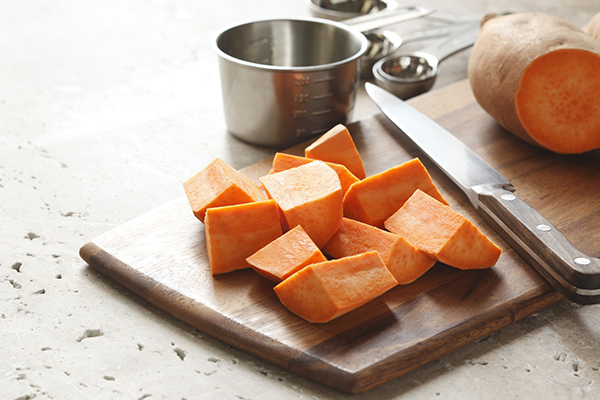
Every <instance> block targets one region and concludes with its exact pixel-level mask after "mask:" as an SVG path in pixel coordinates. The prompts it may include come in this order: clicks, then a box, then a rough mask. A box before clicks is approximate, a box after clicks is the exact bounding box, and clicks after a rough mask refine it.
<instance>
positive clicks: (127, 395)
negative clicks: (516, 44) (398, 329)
mask: <svg viewBox="0 0 600 400" xmlns="http://www.w3.org/2000/svg"><path fill="white" fill-rule="evenodd" d="M407 4H408V3H407ZM411 4H412V3H411ZM422 4H425V5H428V6H432V7H434V8H436V9H437V10H439V11H440V12H444V13H451V14H454V15H457V16H461V17H462V16H474V17H478V16H480V15H483V14H485V13H488V12H502V11H506V10H511V11H515V12H520V11H539V12H547V13H550V14H554V15H558V16H561V17H563V18H565V19H566V20H568V21H570V22H572V23H574V24H576V25H578V26H583V25H584V24H585V23H586V22H587V21H588V20H589V19H590V18H591V17H592V16H593V15H594V14H596V13H597V12H599V11H600V3H598V1H597V0H568V1H567V0H520V1H516V0H506V1H502V2H490V1H476V0H457V1H452V0H450V1H425V2H422ZM0 10H1V11H0V238H1V240H0V398H2V399H7V400H25V399H176V400H182V399H187V400H193V399H245V400H249V399H254V400H258V399H288V398H289V399H343V398H356V399H385V400H391V399H492V398H514V399H579V398H586V399H593V398H596V399H597V398H600V388H599V385H600V346H599V345H598V341H600V309H599V308H598V306H585V307H582V306H578V305H576V304H573V303H571V302H569V301H566V300H563V301H560V302H559V303H557V304H555V305H553V306H551V307H548V308H546V309H544V310H542V311H540V312H538V313H536V314H534V315H531V316H529V317H527V318H525V319H523V320H521V321H518V322H516V323H513V324H511V325H509V326H507V327H505V328H503V329H501V330H500V331H497V332H495V333H493V334H492V335H490V336H488V337H487V338H485V340H480V341H478V342H475V343H472V344H470V345H467V346H465V347H463V348H461V349H460V350H458V351H455V352H453V353H451V354H449V355H447V356H444V357H442V358H440V359H438V360H436V361H434V362H431V363H429V364H427V365H425V366H423V367H421V368H418V369H416V370H414V371H413V372H410V373H408V374H406V375H404V376H401V377H399V378H397V379H395V380H392V381H390V382H388V383H385V384H383V385H381V386H379V387H377V388H375V389H373V390H371V391H369V392H366V393H364V394H361V395H354V396H352V395H347V394H344V393H341V392H338V391H336V390H334V389H331V388H328V387H325V386H322V385H320V384H317V383H314V382H312V381H310V380H307V379H304V378H302V377H300V376H298V375H296V374H294V373H291V372H288V371H286V370H283V369H280V368H278V367H276V366H274V365H272V364H269V363H267V362H264V361H262V360H260V359H258V358H255V357H253V356H250V355H248V354H246V353H244V352H242V351H239V350H237V349H234V348H232V347H230V346H228V345H225V344H223V343H222V342H220V341H219V340H218V338H213V337H210V336H208V335H206V334H204V333H202V332H200V331H198V330H196V329H193V328H191V327H189V326H187V325H186V324H184V323H182V322H180V321H178V320H177V319H175V318H173V317H171V316H170V315H168V314H166V313H164V312H162V311H161V310H159V309H157V308H155V307H154V306H151V305H149V304H148V303H146V302H145V301H144V300H141V299H139V298H138V297H136V296H135V295H133V294H132V293H131V292H129V291H127V290H125V289H124V288H122V287H120V286H119V285H117V284H115V283H114V282H112V281H110V280H108V279H106V278H104V277H103V276H101V275H99V274H98V273H97V272H96V271H94V270H93V269H91V268H90V267H89V266H87V265H86V263H85V262H84V261H82V259H81V258H80V257H79V255H78V251H79V248H80V247H81V245H83V244H84V243H85V242H87V241H89V240H92V239H93V238H95V237H97V236H98V235H100V234H102V233H104V232H107V231H109V230H110V229H112V228H114V227H117V226H119V225H121V224H122V223H124V222H126V221H128V220H130V219H132V218H134V217H136V216H138V215H140V214H143V213H144V212H146V211H149V210H151V209H153V208H155V207H157V206H160V205H162V204H164V203H166V202H168V201H171V200H173V199H174V198H177V197H180V196H182V194H183V192H182V187H181V183H182V181H184V180H185V179H187V178H189V177H190V176H191V175H193V174H195V173H196V172H197V171H199V170H200V169H201V168H203V167H204V166H205V165H206V164H208V162H210V161H211V160H212V159H214V158H215V157H220V158H222V159H223V160H225V161H226V162H228V163H230V164H231V165H232V166H234V167H236V168H241V167H244V166H247V165H250V164H252V163H254V162H257V161H259V160H261V159H264V158H265V157H268V156H270V155H272V154H273V153H274V151H275V150H273V149H268V148H261V147H256V146H253V145H250V144H246V143H243V142H241V141H239V140H237V139H235V138H234V137H232V136H231V135H230V134H228V133H227V128H226V126H225V121H224V117H223V106H222V103H221V92H220V81H219V79H220V77H219V71H218V65H217V57H216V55H215V54H214V52H213V50H212V48H211V35H213V34H214V33H215V32H216V31H217V30H219V29H220V28H222V27H223V26H225V25H229V24H232V23H235V22H239V21H241V20H246V19H253V18H260V17H266V16H309V15H310V14H309V11H308V9H307V8H306V6H305V4H304V2H303V1H302V0H279V1H276V0H265V1H262V2H261V3H255V2H250V1H243V0H224V1H189V0H152V1H140V0H131V1H116V0H106V1H96V2H94V1H74V0H57V1H52V2H47V1H39V0H38V1H36V0H24V1H6V2H3V3H2V5H1V6H0ZM421 23H423V21H412V22H411V23H406V24H403V25H402V26H393V27H390V28H389V29H393V30H397V31H399V32H400V31H402V30H404V29H412V28H415V27H420V26H421V25H419V24H421ZM412 45H413V46H414V45H415V44H412ZM417 45H419V44H417ZM468 57H469V50H465V51H463V52H461V53H459V54H457V55H455V56H453V57H451V58H450V59H448V60H446V61H444V63H443V65H442V69H441V74H440V76H439V78H438V80H437V82H436V85H435V86H434V89H435V88H438V87H442V86H444V85H446V84H448V83H451V82H454V81H457V80H461V79H464V78H466V76H467V71H466V64H467V61H468ZM376 112H377V110H376V108H375V106H374V105H373V104H372V103H371V102H370V100H369V99H368V98H367V97H366V96H365V93H364V89H361V90H360V92H359V95H358V99H357V105H356V111H355V114H354V119H355V120H359V119H363V118H365V117H368V116H370V115H373V114H375V113H376Z"/></svg>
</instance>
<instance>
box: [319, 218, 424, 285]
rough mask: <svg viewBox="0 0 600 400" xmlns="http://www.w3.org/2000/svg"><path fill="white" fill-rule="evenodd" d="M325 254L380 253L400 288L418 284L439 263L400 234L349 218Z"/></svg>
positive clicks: (331, 241) (339, 255)
mask: <svg viewBox="0 0 600 400" xmlns="http://www.w3.org/2000/svg"><path fill="white" fill-rule="evenodd" d="M323 251H324V252H325V253H326V254H328V255H330V256H331V257H334V258H343V257H348V256H354V255H357V254H361V253H366V252H368V251H377V252H378V253H379V256H380V257H381V259H382V260H383V262H384V263H385V266H386V267H388V269H389V270H390V272H391V273H392V275H394V278H396V280H397V281H398V283H399V284H400V285H405V284H408V283H411V282H414V281H415V280H416V279H417V278H419V277H420V276H421V275H423V274H424V273H425V272H427V271H429V269H430V268H431V267H432V266H433V264H435V260H434V259H433V258H431V257H429V256H428V255H427V254H425V253H423V252H422V251H420V250H418V249H416V248H415V247H414V246H413V245H412V244H410V243H409V242H408V241H407V240H406V239H404V238H403V237H401V236H400V235H397V234H395V233H391V232H388V231H384V230H383V229H379V228H376V227H374V226H371V225H368V224H365V223H363V222H359V221H355V220H353V219H348V218H344V219H343V220H342V224H341V225H340V228H339V229H338V230H337V232H336V233H335V234H334V235H333V237H332V238H331V239H329V242H327V244H326V245H325V247H323Z"/></svg>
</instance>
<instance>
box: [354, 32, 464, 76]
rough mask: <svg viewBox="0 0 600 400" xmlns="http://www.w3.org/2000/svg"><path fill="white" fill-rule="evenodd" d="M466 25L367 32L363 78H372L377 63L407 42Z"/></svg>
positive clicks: (362, 64) (362, 65) (362, 69)
mask: <svg viewBox="0 0 600 400" xmlns="http://www.w3.org/2000/svg"><path fill="white" fill-rule="evenodd" d="M466 26H467V24H465V23H460V24H446V25H442V26H434V27H430V28H421V29H414V30H410V31H405V32H400V33H394V32H392V31H389V30H384V31H371V32H367V33H365V34H364V35H365V36H366V37H367V39H368V40H369V47H368V48H367V51H366V52H365V54H364V55H363V56H362V57H361V71H360V72H361V78H363V79H368V78H372V77H373V66H374V65H375V63H376V62H377V61H379V60H381V59H382V58H384V57H387V56H390V55H391V54H393V53H395V52H396V50H398V48H399V47H400V46H401V45H403V44H405V43H409V42H414V41H417V40H426V39H433V38H437V37H442V36H447V35H450V34H451V33H455V32H457V31H459V30H460V29H464V28H465V27H466Z"/></svg>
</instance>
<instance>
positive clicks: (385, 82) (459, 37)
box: [373, 21, 480, 99]
mask: <svg viewBox="0 0 600 400" xmlns="http://www.w3.org/2000/svg"><path fill="white" fill-rule="evenodd" d="M479 29H480V23H479V21H477V22H472V23H469V24H466V26H465V27H464V28H463V29H461V30H459V31H458V32H456V33H454V34H452V35H450V36H448V37H447V38H445V39H443V40H441V41H438V42H436V43H433V44H432V45H429V46H427V47H425V48H424V49H422V50H420V51H415V52H412V53H409V54H404V55H398V56H388V57H385V58H382V59H381V60H379V61H378V62H377V63H376V64H375V65H374V66H373V76H374V77H375V82H376V83H377V84H378V85H379V86H381V87H382V88H384V89H386V90H388V91H389V92H391V93H393V94H395V95H396V96H398V97H400V98H401V99H409V98H411V97H414V96H416V95H419V94H421V93H424V92H427V91H428V90H429V89H431V87H432V86H433V84H434V83H435V79H436V77H437V74H438V67H439V63H440V62H441V61H443V60H445V59H446V58H448V57H449V56H451V55H452V54H455V53H457V52H458V51H460V50H463V49H465V48H467V47H469V46H472V45H473V43H475V39H477V35H479Z"/></svg>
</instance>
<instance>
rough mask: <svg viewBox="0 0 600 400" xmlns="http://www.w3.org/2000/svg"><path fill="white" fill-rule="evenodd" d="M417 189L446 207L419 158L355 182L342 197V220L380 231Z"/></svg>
mask: <svg viewBox="0 0 600 400" xmlns="http://www.w3.org/2000/svg"><path fill="white" fill-rule="evenodd" d="M416 189H421V190H422V191H424V192H425V193H427V194H429V195H430V196H432V197H434V198H436V199H437V200H439V201H441V202H442V203H444V204H447V202H446V200H445V199H444V197H443V196H442V195H441V193H440V192H439V191H438V189H437V187H436V186H435V185H434V183H433V181H432V180H431V176H430V175H429V173H428V172H427V170H426V169H425V166H424V165H423V164H422V163H421V161H420V160H419V159H418V158H414V159H412V160H410V161H407V162H405V163H403V164H400V165H397V166H395V167H392V168H390V169H388V170H385V171H383V172H381V173H379V174H376V175H371V176H369V177H368V178H365V179H363V180H361V181H360V182H356V183H355V184H353V185H352V186H350V189H348V192H346V195H345V196H344V216H345V217H348V218H352V219H355V220H357V221H361V222H364V223H366V224H369V225H373V226H376V227H378V228H383V227H384V226H383V223H384V222H385V220H386V219H388V218H389V217H390V215H392V214H393V213H395V212H396V211H397V210H398V209H399V208H400V207H402V205H403V204H404V202H405V201H406V200H408V198H409V197H410V196H411V195H412V194H413V193H414V191H415V190H416Z"/></svg>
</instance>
